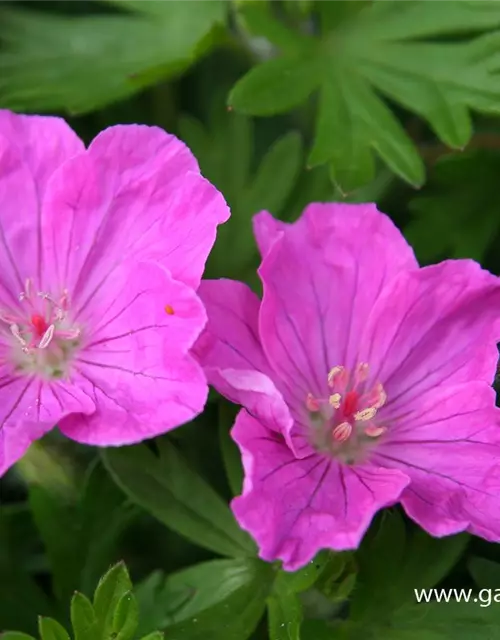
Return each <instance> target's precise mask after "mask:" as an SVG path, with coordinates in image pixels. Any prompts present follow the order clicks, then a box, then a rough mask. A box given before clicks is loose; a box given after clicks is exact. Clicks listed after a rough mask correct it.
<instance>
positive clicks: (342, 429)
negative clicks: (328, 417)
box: [332, 422, 352, 442]
mask: <svg viewBox="0 0 500 640" xmlns="http://www.w3.org/2000/svg"><path fill="white" fill-rule="evenodd" d="M351 433H352V425H351V424H350V423H349V422H341V423H340V424H338V425H337V426H336V427H335V429H334V430H333V431H332V437H333V439H334V440H336V441H337V442H345V441H346V440H348V439H349V437H350V435H351Z"/></svg>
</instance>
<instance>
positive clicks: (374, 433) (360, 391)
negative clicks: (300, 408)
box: [306, 362, 387, 464]
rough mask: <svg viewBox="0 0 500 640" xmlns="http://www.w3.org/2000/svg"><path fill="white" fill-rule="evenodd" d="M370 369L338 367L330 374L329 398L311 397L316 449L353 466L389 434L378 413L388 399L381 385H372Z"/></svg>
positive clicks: (364, 364)
mask: <svg viewBox="0 0 500 640" xmlns="http://www.w3.org/2000/svg"><path fill="white" fill-rule="evenodd" d="M368 377H369V367H368V365H367V364H366V363H364V362H363V363H361V364H358V366H357V367H356V368H355V370H354V371H353V372H350V371H348V370H347V369H346V368H345V367H342V366H336V367H333V369H331V370H330V373H329V374H328V389H329V395H328V397H325V398H316V397H314V396H313V395H312V394H311V393H309V394H308V395H307V398H306V407H307V410H308V412H309V416H310V421H311V425H312V427H313V428H312V430H311V440H312V444H313V446H314V447H315V448H316V449H318V450H320V451H323V452H325V453H328V454H330V455H333V456H334V457H336V458H338V459H339V460H341V461H342V462H345V463H347V464H352V463H353V462H356V461H358V460H359V459H360V458H361V457H363V456H364V455H365V454H366V451H367V449H369V448H371V447H372V446H373V444H374V443H375V442H376V441H377V440H378V439H379V438H380V437H381V436H382V435H383V434H384V433H385V432H386V431H387V428H386V427H385V426H382V425H380V424H379V421H378V416H377V413H378V410H379V409H380V408H381V407H382V406H383V405H384V404H385V402H386V400H387V396H386V393H385V391H384V387H383V386H382V384H381V383H380V382H376V383H375V384H370V383H369V380H368Z"/></svg>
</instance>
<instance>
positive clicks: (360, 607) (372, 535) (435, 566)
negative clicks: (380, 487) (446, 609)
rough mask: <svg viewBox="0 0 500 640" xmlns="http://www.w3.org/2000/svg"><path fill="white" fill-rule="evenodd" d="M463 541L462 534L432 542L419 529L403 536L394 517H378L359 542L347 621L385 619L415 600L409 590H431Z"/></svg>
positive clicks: (399, 519)
mask: <svg viewBox="0 0 500 640" xmlns="http://www.w3.org/2000/svg"><path fill="white" fill-rule="evenodd" d="M468 541H469V536H468V535H467V534H460V535H457V536H449V537H446V538H432V537H431V536H429V535H428V534H427V533H425V532H424V531H423V530H421V529H417V528H413V529H412V531H411V534H410V535H408V534H407V533H406V526H405V522H404V521H403V518H402V517H401V516H400V515H399V513H398V512H388V513H384V514H383V515H382V517H381V518H380V520H379V521H378V525H377V524H376V525H375V526H374V527H373V528H372V530H371V531H370V532H369V534H368V535H367V536H366V537H365V539H364V540H363V542H362V544H361V547H360V550H359V553H358V554H357V561H358V564H359V574H358V581H357V585H356V589H355V590H354V592H353V597H352V601H351V618H352V619H353V620H363V621H364V620H380V619H388V618H389V617H391V616H392V615H393V614H394V612H395V611H397V610H398V609H399V608H401V607H403V606H404V605H407V604H408V603H412V602H414V600H415V592H414V590H415V589H424V588H426V589H428V588H432V587H434V586H435V585H436V584H437V583H438V582H440V580H442V579H443V578H444V577H445V576H446V575H447V574H448V572H449V571H450V569H452V567H453V566H454V565H455V563H456V562H457V561H458V559H459V558H460V556H461V555H462V553H463V551H464V549H465V546H466V545H467V543H468Z"/></svg>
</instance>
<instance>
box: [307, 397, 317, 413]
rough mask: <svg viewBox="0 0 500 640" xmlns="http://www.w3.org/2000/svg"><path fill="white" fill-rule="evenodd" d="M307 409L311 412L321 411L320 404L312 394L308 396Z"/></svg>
mask: <svg viewBox="0 0 500 640" xmlns="http://www.w3.org/2000/svg"><path fill="white" fill-rule="evenodd" d="M306 407H307V409H308V410H309V411H313V412H316V411H319V402H318V401H317V400H316V398H315V397H314V396H313V394H312V393H308V394H307V398H306Z"/></svg>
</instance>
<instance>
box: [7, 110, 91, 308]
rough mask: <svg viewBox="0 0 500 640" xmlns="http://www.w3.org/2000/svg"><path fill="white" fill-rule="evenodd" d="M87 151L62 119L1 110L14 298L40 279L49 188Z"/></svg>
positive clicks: (9, 279)
mask: <svg viewBox="0 0 500 640" xmlns="http://www.w3.org/2000/svg"><path fill="white" fill-rule="evenodd" d="M83 150H84V147H83V143H82V142H81V140H80V139H79V138H78V137H77V135H76V134H75V133H74V132H73V131H72V130H71V128H70V127H69V126H68V125H67V124H66V123H65V122H64V120H61V119H60V118H52V117H47V116H25V115H18V114H15V113H12V112H10V111H5V110H0V248H1V250H0V273H1V274H2V280H3V283H4V285H5V286H6V287H7V290H8V291H9V292H10V293H11V294H12V295H13V296H17V295H18V294H19V293H20V292H21V291H23V290H24V282H25V280H26V278H35V279H38V280H40V277H41V262H40V259H41V222H40V215H41V202H42V199H43V196H44V193H45V190H46V187H47V183H48V181H49V179H50V178H51V176H52V174H53V173H54V171H56V169H58V167H59V166H60V165H62V164H63V163H64V162H65V161H66V160H67V159H68V158H71V157H72V156H74V155H76V154H78V153H80V152H81V151H83ZM0 296H1V298H2V300H1V301H0V304H2V306H4V304H3V303H4V300H3V299H4V298H5V296H4V295H2V294H1V293H0Z"/></svg>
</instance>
